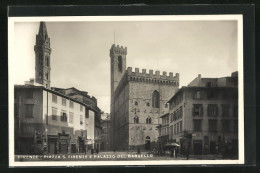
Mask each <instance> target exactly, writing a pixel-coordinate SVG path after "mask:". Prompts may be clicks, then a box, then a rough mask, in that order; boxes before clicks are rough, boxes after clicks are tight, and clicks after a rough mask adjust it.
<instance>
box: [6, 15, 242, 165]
mask: <svg viewBox="0 0 260 173" xmlns="http://www.w3.org/2000/svg"><path fill="white" fill-rule="evenodd" d="M242 19H243V16H242V15H161V16H156V15H154V16H149V15H147V16H81V17H9V18H8V27H9V33H8V45H9V49H8V54H9V55H8V68H9V73H8V74H9V105H10V106H9V164H10V165H11V166H14V167H15V166H70V165H71V166H75V165H76V166H77V165H78V166H93V165H94V166H102V165H183V164H184V165H185V164H201V163H202V162H203V161H205V162H203V164H243V163H244V101H243V100H244V91H243V20H242Z"/></svg>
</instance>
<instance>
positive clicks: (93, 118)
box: [52, 87, 101, 149]
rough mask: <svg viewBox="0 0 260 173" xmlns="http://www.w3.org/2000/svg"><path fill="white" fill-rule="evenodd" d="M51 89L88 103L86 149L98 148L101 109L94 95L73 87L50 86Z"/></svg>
mask: <svg viewBox="0 0 260 173" xmlns="http://www.w3.org/2000/svg"><path fill="white" fill-rule="evenodd" d="M52 90H54V91H57V92H59V93H62V94H64V95H66V96H69V97H70V98H73V99H76V100H78V101H80V102H83V103H85V104H86V105H88V106H87V107H86V116H85V119H86V130H87V132H88V138H87V141H88V142H87V145H88V149H91V148H99V147H100V146H99V145H100V140H99V139H100V128H101V127H100V119H101V111H100V109H99V107H98V106H97V99H96V98H95V97H93V96H92V97H90V96H89V95H88V92H86V91H80V90H78V89H76V88H74V87H72V88H67V89H63V88H55V87H52Z"/></svg>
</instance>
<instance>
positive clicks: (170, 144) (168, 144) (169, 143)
mask: <svg viewBox="0 0 260 173" xmlns="http://www.w3.org/2000/svg"><path fill="white" fill-rule="evenodd" d="M164 146H165V147H180V145H179V144H177V143H176V142H167V143H166V144H165V145H164Z"/></svg>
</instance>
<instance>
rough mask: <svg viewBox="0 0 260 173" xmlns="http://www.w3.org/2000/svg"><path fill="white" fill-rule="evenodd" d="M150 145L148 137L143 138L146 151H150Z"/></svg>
mask: <svg viewBox="0 0 260 173" xmlns="http://www.w3.org/2000/svg"><path fill="white" fill-rule="evenodd" d="M150 143H151V141H150V137H149V136H147V137H146V138H145V149H146V150H150V148H151V146H150Z"/></svg>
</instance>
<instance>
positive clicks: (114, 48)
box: [110, 44, 127, 55]
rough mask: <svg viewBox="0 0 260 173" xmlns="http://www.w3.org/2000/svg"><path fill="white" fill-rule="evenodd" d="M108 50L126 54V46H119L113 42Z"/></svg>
mask: <svg viewBox="0 0 260 173" xmlns="http://www.w3.org/2000/svg"><path fill="white" fill-rule="evenodd" d="M110 52H111V53H112V52H113V53H116V54H123V55H126V54H127V47H123V46H119V45H115V44H113V45H112V47H111V49H110Z"/></svg>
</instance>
